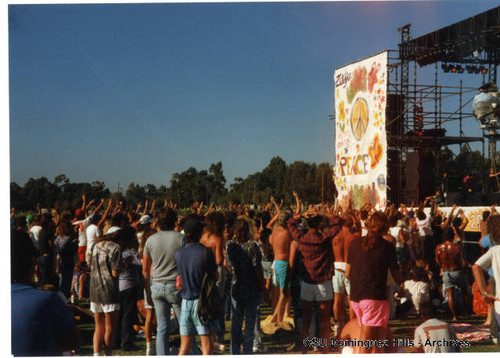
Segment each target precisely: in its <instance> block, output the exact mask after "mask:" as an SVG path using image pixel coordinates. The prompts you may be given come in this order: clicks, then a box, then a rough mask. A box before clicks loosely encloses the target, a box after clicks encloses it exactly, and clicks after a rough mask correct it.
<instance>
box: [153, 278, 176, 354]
mask: <svg viewBox="0 0 500 358" xmlns="http://www.w3.org/2000/svg"><path fill="white" fill-rule="evenodd" d="M151 298H152V299H153V304H154V306H155V309H156V322H157V324H158V327H157V332H156V354H157V355H159V356H164V355H169V354H170V333H171V322H170V308H173V309H174V313H175V318H177V322H179V321H180V317H181V303H182V298H181V291H178V290H176V289H175V283H169V284H163V283H155V284H153V285H151Z"/></svg>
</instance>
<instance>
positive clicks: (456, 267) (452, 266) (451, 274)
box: [436, 228, 469, 321]
mask: <svg viewBox="0 0 500 358" xmlns="http://www.w3.org/2000/svg"><path fill="white" fill-rule="evenodd" d="M454 236H455V235H454V232H453V229H451V228H446V229H445V230H444V232H443V243H442V244H440V245H438V246H437V247H436V262H437V264H438V265H439V266H440V267H441V271H442V273H443V290H444V291H446V293H447V294H448V306H449V307H450V311H451V314H452V316H453V320H454V321H456V320H457V314H456V304H455V288H456V287H458V288H460V289H461V290H462V294H463V297H464V303H465V309H466V311H467V310H468V307H469V289H468V283H467V277H466V276H465V273H464V272H463V271H462V268H463V267H464V265H465V260H464V258H463V255H462V249H461V247H460V246H459V245H457V244H455V243H453V242H452V240H453V238H454ZM443 295H444V292H443Z"/></svg>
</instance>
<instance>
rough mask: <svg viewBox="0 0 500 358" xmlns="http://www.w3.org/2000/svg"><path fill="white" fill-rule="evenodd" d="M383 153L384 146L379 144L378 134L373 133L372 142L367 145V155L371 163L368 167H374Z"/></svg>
mask: <svg viewBox="0 0 500 358" xmlns="http://www.w3.org/2000/svg"><path fill="white" fill-rule="evenodd" d="M383 154H384V148H383V147H382V144H380V136H379V135H378V134H376V135H375V138H374V139H373V143H372V144H371V145H370V146H369V147H368V155H369V156H370V159H371V163H370V168H372V169H374V168H376V167H377V165H378V163H380V160H381V159H382V156H383Z"/></svg>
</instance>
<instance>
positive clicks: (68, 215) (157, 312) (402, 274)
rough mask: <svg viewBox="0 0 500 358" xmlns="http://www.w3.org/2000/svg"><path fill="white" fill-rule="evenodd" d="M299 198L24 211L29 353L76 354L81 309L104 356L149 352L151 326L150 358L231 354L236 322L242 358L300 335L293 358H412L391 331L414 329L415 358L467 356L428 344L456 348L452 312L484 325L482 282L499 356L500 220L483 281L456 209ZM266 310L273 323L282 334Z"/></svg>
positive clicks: (17, 229) (22, 292)
mask: <svg viewBox="0 0 500 358" xmlns="http://www.w3.org/2000/svg"><path fill="white" fill-rule="evenodd" d="M293 196H294V198H295V203H294V205H292V206H291V207H290V208H285V207H283V203H282V202H281V203H280V204H278V203H277V202H276V201H275V200H274V198H272V197H271V199H270V202H268V203H264V204H262V205H260V206H258V208H250V207H249V206H246V205H236V204H230V205H229V206H228V207H226V208H222V207H215V206H214V205H210V207H208V208H206V207H203V203H201V204H200V203H194V204H193V205H192V207H191V210H190V213H188V214H186V215H179V214H178V208H177V206H176V205H175V204H173V203H172V202H169V201H165V202H164V204H163V205H162V207H161V208H160V207H158V206H157V205H156V202H153V203H152V205H151V206H149V207H148V203H147V202H146V203H145V205H144V206H142V205H141V204H139V205H138V207H137V208H136V209H132V208H130V207H129V206H128V205H127V204H126V203H125V202H123V201H120V202H117V203H113V202H112V201H111V200H108V201H107V203H106V200H104V199H103V200H101V201H100V202H98V203H95V202H94V201H90V202H87V198H86V197H85V195H83V196H82V206H81V207H80V208H78V209H76V210H74V211H59V210H58V209H57V208H51V209H40V208H38V211H37V212H36V213H34V214H29V215H27V216H21V215H16V213H15V210H14V209H13V210H12V213H11V282H12V285H11V295H12V296H11V297H12V321H11V324H12V352H13V354H14V355H59V354H61V353H62V352H63V351H66V352H71V351H72V350H74V349H76V347H77V346H78V344H79V339H78V334H77V330H76V326H75V323H74V320H73V315H72V313H71V311H70V310H68V309H67V308H66V307H65V306H66V304H68V305H69V307H71V306H72V304H74V303H75V302H77V303H78V302H79V303H83V302H88V303H89V306H90V311H91V312H92V313H93V315H94V320H95V331H94V336H93V352H94V355H102V354H105V355H111V354H112V350H113V349H114V348H115V349H116V348H119V349H122V350H125V351H131V350H137V349H138V347H137V346H136V345H135V344H134V340H135V339H136V334H137V329H136V328H137V326H138V323H139V322H138V318H139V317H141V318H142V321H141V325H143V326H144V336H145V340H146V352H145V353H146V354H147V355H155V354H156V355H168V354H176V353H178V354H180V355H185V354H200V353H202V354H204V355H205V354H213V353H214V352H215V351H217V350H219V349H220V350H223V349H224V343H225V342H224V334H225V333H226V327H225V322H226V321H227V320H230V321H231V326H230V333H231V335H230V337H231V338H230V342H229V344H230V353H231V354H252V353H256V352H259V353H265V352H266V351H267V350H266V347H265V346H264V345H263V343H262V331H261V326H262V325H264V324H266V325H267V326H268V327H269V326H270V327H274V328H275V329H284V330H288V331H291V332H292V333H293V334H295V337H296V341H295V343H294V344H293V345H292V346H290V347H289V350H290V351H291V350H294V351H299V352H302V353H306V352H308V351H310V350H313V349H314V350H320V351H323V352H329V351H332V350H333V349H335V348H333V347H332V345H331V344H330V342H333V341H335V342H336V341H337V340H339V341H342V342H354V344H353V345H352V346H346V345H345V344H344V347H343V349H344V350H345V352H348V351H353V352H355V353H368V352H396V351H398V349H399V350H401V347H400V346H399V347H398V345H397V344H395V343H394V342H395V341H394V340H392V338H393V337H392V335H391V331H390V320H392V319H402V318H404V317H406V315H408V314H413V315H417V317H419V319H421V321H422V324H421V325H420V326H419V327H417V329H416V331H415V339H414V341H415V343H416V344H415V346H414V347H413V348H414V350H415V351H418V352H424V351H425V352H449V351H456V350H458V349H459V346H458V345H456V344H450V345H445V346H442V345H432V346H428V345H426V344H424V342H425V339H426V338H427V339H429V338H432V339H433V340H442V339H445V340H449V341H453V338H454V333H453V330H452V329H451V327H450V325H449V324H448V323H446V322H444V321H442V320H439V319H437V316H436V313H437V312H448V314H449V318H450V320H457V318H458V317H459V316H461V315H463V316H467V315H469V314H471V312H472V310H473V298H477V297H473V290H472V285H473V283H475V285H477V289H476V291H474V292H478V293H479V296H480V297H479V299H480V300H482V301H483V302H484V303H486V304H487V305H488V307H489V311H488V318H487V321H486V322H485V323H487V324H489V325H490V329H491V336H492V339H493V342H495V343H498V338H499V333H498V323H499V322H500V294H499V293H498V292H496V290H495V286H496V285H498V280H500V215H499V214H498V213H497V212H496V209H495V207H492V208H491V209H490V210H488V211H485V213H484V214H483V221H482V223H481V224H482V226H481V240H480V242H479V245H480V246H481V247H482V248H483V249H484V250H487V251H485V253H484V255H482V256H481V257H480V258H479V259H478V260H477V261H476V262H475V263H474V264H473V265H472V266H471V265H470V264H468V263H467V262H466V261H465V259H464V255H463V242H464V239H465V228H466V226H467V217H466V216H465V215H464V212H463V210H462V209H459V208H457V207H456V206H453V208H452V210H451V212H450V213H449V214H448V215H445V214H444V213H443V212H441V211H440V208H439V207H438V206H437V205H435V203H433V202H432V200H431V198H428V199H426V200H425V201H424V202H422V203H420V205H419V206H418V207H413V205H411V206H410V207H406V206H405V205H403V204H401V205H400V206H399V207H396V206H394V205H391V206H388V207H387V208H385V209H384V210H382V211H378V210H375V208H373V207H372V206H371V205H369V204H366V205H365V206H364V207H362V208H361V209H359V210H353V209H349V210H342V209H341V208H339V207H337V206H335V205H333V206H329V205H327V204H320V205H304V204H303V203H302V202H301V201H300V199H299V196H298V195H297V193H296V192H294V193H293ZM426 207H430V211H429V210H424V209H425V208H426ZM426 212H427V213H426ZM35 287H36V288H35ZM263 304H267V305H269V306H270V307H271V308H272V310H273V313H272V315H270V316H269V317H268V319H266V320H261V308H262V305H263ZM243 323H245V324H244V328H243ZM177 329H178V332H179V335H180V345H179V346H174V345H173V344H172V340H171V336H172V335H173V334H174V332H177ZM429 332H431V336H429ZM196 336H199V337H200V342H201V351H200V348H198V346H197V345H196V344H195V337H196ZM154 337H156V339H155V344H153V341H154V340H153V338H154ZM325 342H328V343H325ZM356 342H361V344H356ZM367 342H387V343H388V344H366V343H367Z"/></svg>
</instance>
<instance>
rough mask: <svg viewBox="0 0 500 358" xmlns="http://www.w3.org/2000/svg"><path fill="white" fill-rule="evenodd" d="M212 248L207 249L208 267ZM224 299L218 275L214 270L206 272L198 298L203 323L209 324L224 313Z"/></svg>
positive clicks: (200, 317)
mask: <svg viewBox="0 0 500 358" xmlns="http://www.w3.org/2000/svg"><path fill="white" fill-rule="evenodd" d="M209 253H210V249H209V248H206V249H205V267H207V261H208V260H207V256H208V255H209ZM222 310H223V307H222V300H221V298H220V295H219V290H218V289H217V285H216V277H215V271H214V272H205V275H204V276H203V281H202V283H201V292H200V298H199V299H198V309H197V313H198V317H199V319H200V322H201V323H202V324H203V325H207V324H208V322H210V321H215V320H216V319H218V318H219V317H220V315H221V314H222Z"/></svg>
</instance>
